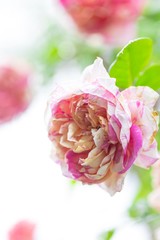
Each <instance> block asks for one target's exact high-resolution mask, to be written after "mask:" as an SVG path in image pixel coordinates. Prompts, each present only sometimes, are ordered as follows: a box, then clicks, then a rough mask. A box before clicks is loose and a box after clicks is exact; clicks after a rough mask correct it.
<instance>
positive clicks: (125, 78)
mask: <svg viewBox="0 0 160 240" xmlns="http://www.w3.org/2000/svg"><path fill="white" fill-rule="evenodd" d="M151 53H152V40H151V39H150V38H139V39H136V40H134V41H131V42H130V43H129V44H128V45H126V46H125V47H124V48H123V49H122V50H121V51H120V52H119V53H118V55H117V57H116V60H115V61H114V62H113V63H112V65H111V66H110V68H109V74H110V76H111V77H113V78H116V85H117V86H118V87H120V88H127V87H129V86H131V85H134V82H135V80H136V78H137V77H138V75H139V74H140V72H141V71H143V70H144V68H145V67H146V66H147V65H148V64H149V62H150V57H151Z"/></svg>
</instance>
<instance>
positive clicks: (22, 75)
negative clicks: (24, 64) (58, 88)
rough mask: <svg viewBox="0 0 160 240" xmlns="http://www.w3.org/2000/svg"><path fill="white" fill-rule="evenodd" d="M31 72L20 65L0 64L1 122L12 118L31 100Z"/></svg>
mask: <svg viewBox="0 0 160 240" xmlns="http://www.w3.org/2000/svg"><path fill="white" fill-rule="evenodd" d="M29 80H30V72H29V71H28V70H26V69H25V70H24V69H22V68H21V67H20V66H19V67H17V66H16V67H15V66H12V65H5V66H0V124H2V123H5V122H7V121H10V120H12V119H13V118H14V117H16V116H17V115H19V114H20V113H22V112H23V111H25V110H26V108H27V107H28V105H29V103H30V101H31V95H32V94H31V85H30V81H29Z"/></svg>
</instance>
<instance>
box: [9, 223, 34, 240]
mask: <svg viewBox="0 0 160 240" xmlns="http://www.w3.org/2000/svg"><path fill="white" fill-rule="evenodd" d="M34 231H35V225H34V224H33V223H31V222H28V221H21V222H18V223H17V224H16V225H15V226H14V227H13V228H12V229H11V230H10V232H9V234H8V240H34Z"/></svg>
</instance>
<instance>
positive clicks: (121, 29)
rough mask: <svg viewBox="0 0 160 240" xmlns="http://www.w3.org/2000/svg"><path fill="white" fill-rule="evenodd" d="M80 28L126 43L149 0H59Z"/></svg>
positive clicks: (131, 36)
mask: <svg viewBox="0 0 160 240" xmlns="http://www.w3.org/2000/svg"><path fill="white" fill-rule="evenodd" d="M60 3H61V4H62V5H63V7H64V8H65V9H66V11H67V12H68V13H69V15H70V16H71V18H72V19H73V20H74V22H75V23H76V25H77V27H78V28H79V30H80V31H82V32H84V33H87V34H92V33H98V34H100V35H102V36H103V38H104V39H105V40H106V42H108V43H110V44H115V45H123V44H124V43H126V42H127V41H129V40H131V39H132V38H134V36H135V22H136V20H137V18H138V17H139V16H140V14H141V13H142V10H143V9H144V6H145V4H146V0H92V1H90V0H60Z"/></svg>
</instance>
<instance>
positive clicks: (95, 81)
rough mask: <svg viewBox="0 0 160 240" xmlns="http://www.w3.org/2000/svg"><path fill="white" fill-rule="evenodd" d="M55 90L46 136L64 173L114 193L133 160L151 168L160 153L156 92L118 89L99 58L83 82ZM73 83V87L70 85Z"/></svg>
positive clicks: (118, 188)
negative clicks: (157, 135)
mask: <svg viewBox="0 0 160 240" xmlns="http://www.w3.org/2000/svg"><path fill="white" fill-rule="evenodd" d="M77 84H78V83H77V82H76V83H74V85H76V87H75V89H73V88H74V87H73V84H72V85H71V86H69V87H68V91H67V87H66V89H65V90H64V89H63V88H57V89H56V90H55V91H54V92H53V94H52V95H51V98H50V101H49V110H50V118H49V125H48V133H49V138H50V140H51V141H52V143H53V149H54V150H53V158H55V155H56V156H57V158H58V163H59V164H60V165H61V168H62V171H63V174H64V175H65V176H67V177H70V178H73V179H76V180H78V181H81V182H83V183H87V184H100V185H101V186H102V187H104V188H106V189H107V191H108V192H109V193H110V194H111V195H112V194H114V193H115V192H117V191H120V190H121V188H122V183H123V180H124V177H125V175H126V172H127V171H128V169H129V168H130V167H131V166H132V165H133V163H134V164H138V165H139V166H141V167H149V166H150V165H151V164H153V163H154V162H155V161H156V160H157V159H158V157H159V155H158V152H157V144H156V141H155V138H154V137H155V134H156V132H157V131H158V114H157V113H156V112H155V111H154V109H153V108H154V105H155V103H156V101H157V99H158V98H159V95H158V94H157V93H156V92H155V91H153V90H152V89H150V88H149V87H130V88H128V89H126V90H124V91H122V92H120V91H119V89H118V88H117V87H116V85H115V79H112V78H110V77H109V75H108V73H107V72H106V70H105V68H104V67H103V63H102V60H101V59H97V60H96V61H95V62H94V64H93V65H91V66H89V67H87V68H86V70H85V71H84V73H83V78H82V81H81V82H80V83H79V86H77ZM72 87H73V88H72Z"/></svg>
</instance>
